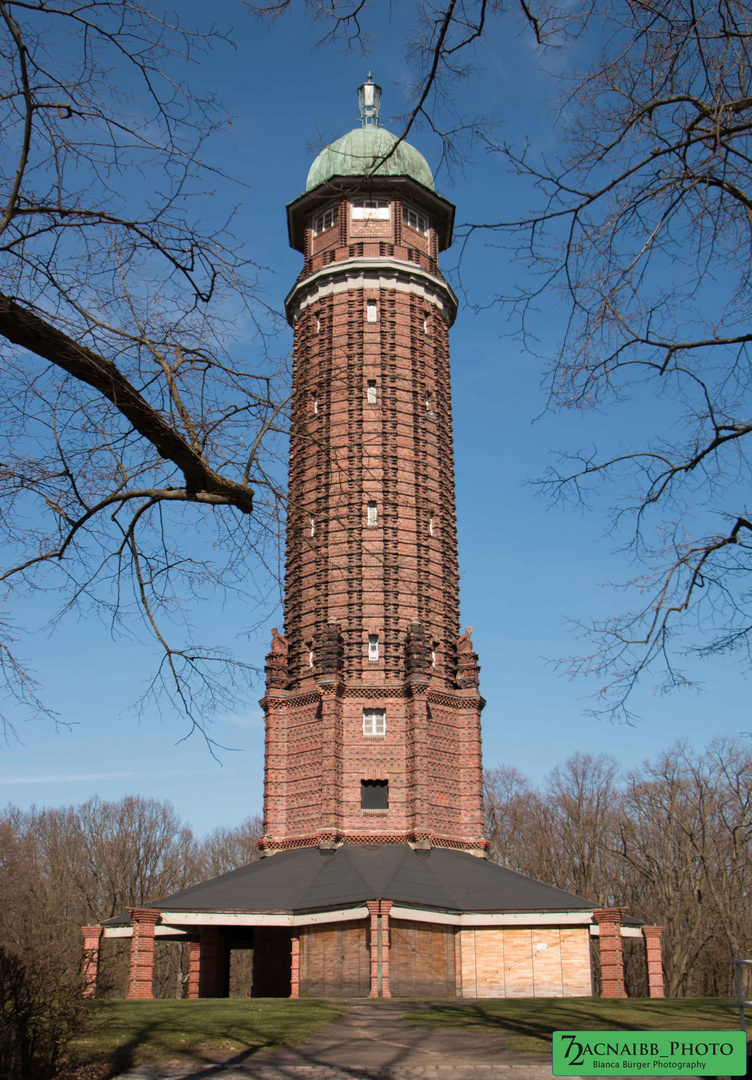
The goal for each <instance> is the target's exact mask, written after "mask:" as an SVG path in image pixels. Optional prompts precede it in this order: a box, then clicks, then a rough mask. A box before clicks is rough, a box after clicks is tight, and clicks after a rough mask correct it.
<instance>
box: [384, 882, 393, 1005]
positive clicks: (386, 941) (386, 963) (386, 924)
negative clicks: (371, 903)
mask: <svg viewBox="0 0 752 1080" xmlns="http://www.w3.org/2000/svg"><path fill="white" fill-rule="evenodd" d="M393 902H394V901H392V900H382V901H381V996H382V997H391V996H392V992H391V990H390V989H389V912H390V910H391V907H392V904H393Z"/></svg>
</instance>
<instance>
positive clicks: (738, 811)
mask: <svg viewBox="0 0 752 1080" xmlns="http://www.w3.org/2000/svg"><path fill="white" fill-rule="evenodd" d="M485 807H486V821H487V834H488V836H489V839H490V840H491V843H492V857H493V858H494V859H495V860H496V861H498V862H500V863H501V864H503V865H505V866H508V867H509V868H511V869H513V870H517V871H519V872H521V873H523V874H527V875H529V876H531V877H534V878H538V879H539V880H541V881H545V882H547V883H549V884H552V885H556V886H558V887H559V888H562V889H565V890H566V891H568V892H573V893H576V894H577V895H579V896H583V897H585V898H587V899H589V900H592V901H593V902H594V903H596V904H597V905H598V906H601V907H621V908H624V909H625V910H626V911H627V913H628V914H630V915H633V916H636V917H637V918H640V919H642V920H644V921H645V922H647V923H651V924H659V925H662V926H663V927H664V937H663V958H664V968H665V974H666V986H667V992H668V993H669V995H672V996H686V995H705V994H708V995H715V994H724V995H725V994H728V993H729V992H730V989H731V984H730V971H729V968H728V964H727V960H728V959H729V958H730V957H731V956H742V957H751V956H752V920H750V917H749V897H750V895H752V850H751V846H750V840H751V838H752V743H750V742H749V741H747V740H736V741H734V740H722V739H717V740H714V741H713V742H711V743H710V744H709V746H708V747H707V749H706V750H705V751H703V752H696V751H694V750H692V749H691V748H690V747H689V746H687V745H677V746H676V747H674V748H673V749H671V750H669V751H667V752H666V753H664V754H662V755H661V756H660V757H659V758H657V759H656V760H655V761H652V762H645V763H644V764H643V766H642V767H641V768H640V769H638V770H636V771H634V772H630V773H622V772H621V771H620V770H619V767H618V764H617V762H616V761H615V760H614V759H612V758H608V757H593V756H590V755H588V754H575V755H574V756H573V757H571V758H569V759H568V760H567V761H566V762H565V763H564V764H563V765H561V766H559V767H558V768H556V769H554V771H553V772H552V773H551V774H550V775H549V776H548V777H547V778H546V781H545V782H544V784H542V785H541V786H540V788H535V787H533V786H532V785H531V784H530V783H529V782H528V781H527V780H526V779H525V778H524V777H523V776H522V775H521V774H520V773H519V772H518V771H517V770H516V769H514V768H512V767H507V766H499V767H497V768H495V769H490V770H488V772H487V773H486V777H485ZM260 835H261V823H260V820H259V819H258V818H249V819H248V820H247V821H246V822H244V823H243V824H242V825H240V826H238V827H237V828H234V829H233V828H227V829H219V830H217V831H215V832H214V833H212V834H211V835H209V836H208V837H207V838H206V839H204V840H202V841H199V840H197V839H196V838H195V837H194V836H193V834H192V833H191V830H190V829H189V828H188V827H187V826H186V825H184V824H183V823H182V822H181V820H180V818H179V817H178V815H177V813H176V812H175V810H174V809H173V808H172V806H171V805H170V804H169V803H162V802H158V801H156V800H153V799H143V798H140V797H135V796H133V797H129V798H125V799H122V800H120V801H119V802H106V801H103V800H101V799H98V798H95V799H91V800H89V801H88V802H86V803H84V804H82V805H80V806H70V807H60V808H45V809H31V810H28V811H22V810H19V809H17V808H15V807H13V806H9V807H7V808H6V809H5V810H4V811H2V812H0V948H1V949H3V950H4V951H5V952H6V953H7V954H9V955H13V956H16V957H18V958H20V959H21V960H22V962H23V963H24V964H25V965H26V966H27V967H30V968H31V969H34V970H37V971H39V972H41V973H42V979H43V981H45V980H46V981H50V980H53V977H54V980H58V981H60V980H63V981H65V982H66V983H67V984H68V985H69V986H71V987H74V986H78V979H79V977H80V965H81V957H82V945H83V942H82V936H81V926H82V925H90V924H93V923H99V922H102V921H104V920H106V919H109V918H111V917H112V916H114V915H119V914H122V913H123V912H126V911H127V910H128V909H129V908H133V907H141V906H142V905H143V904H145V903H149V902H151V901H154V900H158V899H160V898H161V897H163V896H167V895H169V894H171V893H173V892H176V891H178V890H180V889H183V888H187V887H188V886H189V885H193V884H196V883H197V882H199V881H202V880H206V879H207V878H209V877H213V876H214V875H216V874H220V873H223V872H224V871H226V870H231V869H234V868H235V867H237V866H242V865H245V864H246V863H248V862H251V861H253V860H254V859H256V858H258V851H257V848H256V843H257V840H258V839H259V837H260ZM625 941H626V942H628V941H629V939H625ZM129 949H130V942H129V940H128V939H103V941H102V963H101V966H100V972H101V979H102V984H101V992H102V993H103V994H105V995H111V996H122V995H124V993H125V990H126V986H127V976H128V963H129ZM185 953H186V950H185V949H184V947H182V946H181V945H180V944H179V943H168V942H162V943H160V946H159V948H158V949H157V950H156V955H155V993H156V994H157V995H158V996H161V997H181V996H183V994H184V990H185V984H186V979H187V956H186V955H185ZM53 968H54V971H53ZM45 972H49V977H48V976H47V975H45ZM249 991H250V957H249V956H248V955H247V954H245V953H243V952H239V953H238V954H237V956H236V955H234V956H233V968H232V972H231V993H233V994H237V995H244V994H247V993H249Z"/></svg>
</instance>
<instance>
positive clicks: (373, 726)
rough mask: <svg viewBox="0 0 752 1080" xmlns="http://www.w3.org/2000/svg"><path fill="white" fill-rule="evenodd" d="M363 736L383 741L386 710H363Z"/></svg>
mask: <svg viewBox="0 0 752 1080" xmlns="http://www.w3.org/2000/svg"><path fill="white" fill-rule="evenodd" d="M363 734H364V735H370V736H371V738H382V739H383V737H384V736H385V735H386V709H364V710H363Z"/></svg>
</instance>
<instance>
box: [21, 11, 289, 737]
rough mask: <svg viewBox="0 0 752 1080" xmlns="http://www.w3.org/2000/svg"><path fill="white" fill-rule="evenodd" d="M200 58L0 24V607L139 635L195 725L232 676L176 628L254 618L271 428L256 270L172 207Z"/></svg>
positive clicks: (167, 22) (38, 19)
mask: <svg viewBox="0 0 752 1080" xmlns="http://www.w3.org/2000/svg"><path fill="white" fill-rule="evenodd" d="M220 46H222V39H221V38H220V35H219V34H218V33H217V32H216V31H214V30H208V31H206V32H203V33H202V32H198V31H194V30H192V29H189V28H187V27H186V26H184V25H183V24H182V23H181V21H180V20H179V18H178V16H176V15H175V14H174V13H171V12H167V13H164V12H161V11H159V10H158V9H156V8H155V9H150V8H149V7H144V6H143V5H141V4H137V3H134V2H133V0H83V2H81V3H76V4H73V3H69V2H68V0H63V2H62V3H60V4H55V5H52V6H50V5H49V4H47V3H44V2H43V0H29V2H19V3H6V2H3V3H0V56H1V57H2V67H3V74H2V76H0V110H1V111H0V118H1V121H2V127H3V135H4V143H5V152H4V154H3V159H2V164H1V165H0V335H2V337H3V339H4V342H5V347H4V349H3V355H2V366H3V367H2V383H1V384H0V386H1V389H0V427H1V429H2V436H0V438H1V439H2V443H1V449H0V462H1V464H0V499H2V507H3V510H2V514H0V534H1V535H2V541H3V548H4V553H5V559H4V562H5V566H4V568H3V570H2V574H1V578H2V582H3V587H4V593H3V601H2V602H3V605H4V607H5V608H6V610H7V609H9V608H10V604H11V595H12V593H13V591H16V592H21V593H26V594H28V593H37V594H39V593H41V592H53V593H56V594H57V595H60V596H62V598H63V599H62V604H61V605H60V608H59V609H58V614H57V616H55V617H60V616H61V615H64V614H66V613H68V612H69V611H71V610H72V609H77V610H78V611H80V612H83V613H85V614H90V613H91V612H92V611H94V612H97V613H99V614H100V615H102V616H103V617H104V618H105V619H106V620H107V621H108V622H109V623H110V624H111V625H112V626H113V627H115V628H118V627H122V628H130V627H132V626H133V625H134V620H141V622H142V623H143V624H145V625H146V627H147V629H148V631H149V633H150V634H151V636H152V639H153V640H154V641H156V643H157V645H158V647H159V649H160V651H161V656H162V660H161V663H160V665H159V669H158V671H157V674H156V676H155V679H154V682H153V683H152V685H151V688H150V693H151V695H152V697H153V698H154V699H156V700H158V701H159V702H161V703H164V702H165V701H171V702H172V703H173V704H174V705H175V706H176V707H177V708H178V709H180V710H181V711H183V712H185V713H187V714H188V716H189V717H190V718H191V719H192V721H193V722H194V723H195V724H201V723H202V722H203V718H204V717H205V716H206V713H207V711H208V710H210V709H211V707H212V706H216V705H217V704H220V703H223V702H224V701H225V700H226V698H227V695H228V694H231V693H232V691H233V684H234V681H235V680H236V679H237V678H238V677H240V678H241V679H242V678H244V677H246V676H247V675H248V674H249V671H248V669H247V668H243V666H242V665H241V666H238V665H236V664H234V663H233V662H232V658H231V657H230V656H229V655H228V654H226V653H225V652H223V651H222V650H221V649H216V648H213V647H212V645H211V644H207V643H204V644H202V643H201V642H200V640H197V639H196V635H195V634H194V631H193V627H192V625H191V621H190V614H186V615H185V617H184V618H183V621H182V623H181V616H180V614H179V609H180V605H181V604H182V603H184V602H186V601H190V600H191V599H193V598H195V597H196V596H197V595H200V594H201V593H202V591H203V590H205V589H206V588H207V587H208V588H209V589H211V591H212V593H214V591H215V589H216V588H220V589H223V590H236V591H239V592H242V593H244V594H245V595H247V596H248V597H249V598H250V599H251V600H253V601H257V600H258V599H259V596H263V595H264V592H265V590H266V589H267V588H268V574H269V572H272V573H273V572H274V570H275V568H276V565H275V561H276V558H277V551H276V543H277V541H276V536H277V530H276V522H275V518H276V514H277V505H278V499H279V491H278V490H277V486H276V484H275V482H274V480H273V479H272V478H271V473H273V471H274V453H275V451H274V448H273V446H271V447H269V448H268V449H267V441H266V440H267V439H268V436H270V435H273V434H274V432H275V430H277V429H278V428H280V427H283V426H284V425H283V424H282V423H281V422H280V420H279V410H280V404H279V400H278V396H277V386H276V384H275V371H274V369H273V366H271V365H270V363H269V362H268V360H267V359H266V358H265V356H264V350H263V349H260V350H257V351H258V353H259V356H258V361H254V360H253V359H251V358H250V357H249V355H248V337H249V336H251V335H252V334H253V333H254V332H257V333H258V332H261V331H262V330H263V327H264V325H266V326H267V327H268V325H269V324H268V322H267V323H262V322H259V319H260V318H262V319H263V318H265V315H266V314H268V313H265V312H264V310H263V308H262V306H261V305H260V304H259V303H258V301H257V300H256V299H255V295H256V289H255V285H256V281H255V268H254V267H253V266H252V264H250V263H249V262H248V261H247V260H246V259H245V258H244V257H243V256H242V254H241V253H240V252H239V251H237V250H235V248H234V245H233V240H232V236H231V234H230V232H229V231H228V229H227V224H228V223H227V222H215V223H214V224H213V225H212V226H210V227H209V228H208V229H206V228H203V229H202V228H199V227H198V226H197V224H196V222H195V213H194V211H193V210H192V208H191V207H192V203H193V202H195V199H196V196H197V195H200V194H201V193H202V192H205V191H206V182H207V180H209V181H210V182H211V176H212V172H213V171H214V170H212V169H210V168H209V167H208V166H206V165H205V164H204V163H203V161H202V152H203V147H204V143H205V141H206V140H207V139H208V138H209V137H210V136H211V135H212V134H213V133H214V132H215V131H216V130H217V129H218V128H219V127H220V126H221V124H222V122H223V114H222V112H221V110H220V108H219V106H218V105H217V103H216V102H215V101H213V100H212V99H207V98H202V97H201V96H200V95H199V94H196V93H195V91H193V90H192V89H191V88H190V86H189V85H188V84H187V82H186V78H187V76H188V75H189V74H190V69H191V65H195V64H196V63H197V62H199V61H200V60H201V59H202V58H203V56H204V54H205V53H206V52H207V51H209V50H212V49H215V48H217V47H220ZM215 180H216V181H219V180H220V177H219V175H218V174H216V175H215ZM201 206H202V213H203V216H204V219H205V220H210V217H211V210H210V207H211V200H207V199H204V200H203V201H202V203H201ZM238 323H241V324H242V325H243V328H244V334H245V337H246V341H245V342H244V343H243V345H242V347H241V345H240V343H239V342H238V337H237V333H235V332H234V331H233V327H234V325H236V324H238ZM265 455H266V456H265ZM199 533H200V535H201V536H202V537H204V538H205V542H204V541H202V540H200V539H199V538H198V534H199ZM270 537H271V539H272V545H271V549H270V550H267V549H268V548H269V544H268V541H269V539H270ZM17 633H18V628H17V627H15V626H14V625H12V624H11V623H10V621H8V620H6V623H5V633H4V640H3V643H2V645H0V669H2V672H3V674H4V676H5V680H6V684H7V687H8V689H9V690H10V691H11V692H12V693H13V694H14V695H15V696H16V698H18V699H20V700H21V701H23V702H25V703H26V704H27V705H28V706H30V707H31V708H39V707H41V702H40V700H39V698H38V697H37V691H36V687H35V684H34V682H33V680H32V679H31V677H30V675H29V673H28V671H26V670H25V669H24V668H23V666H22V665H21V663H20V662H19V660H18V658H17V656H16V655H15V653H14V652H13V650H12V642H13V640H14V638H15V637H16V636H17ZM147 696H148V695H147Z"/></svg>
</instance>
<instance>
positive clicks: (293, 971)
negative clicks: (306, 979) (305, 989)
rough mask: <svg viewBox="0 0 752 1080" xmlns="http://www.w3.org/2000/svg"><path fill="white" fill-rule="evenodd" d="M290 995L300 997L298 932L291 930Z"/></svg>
mask: <svg viewBox="0 0 752 1080" xmlns="http://www.w3.org/2000/svg"><path fill="white" fill-rule="evenodd" d="M290 945H291V949H290V997H291V998H298V997H300V932H299V931H297V932H296V931H293V934H292V938H291V940H290Z"/></svg>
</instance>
